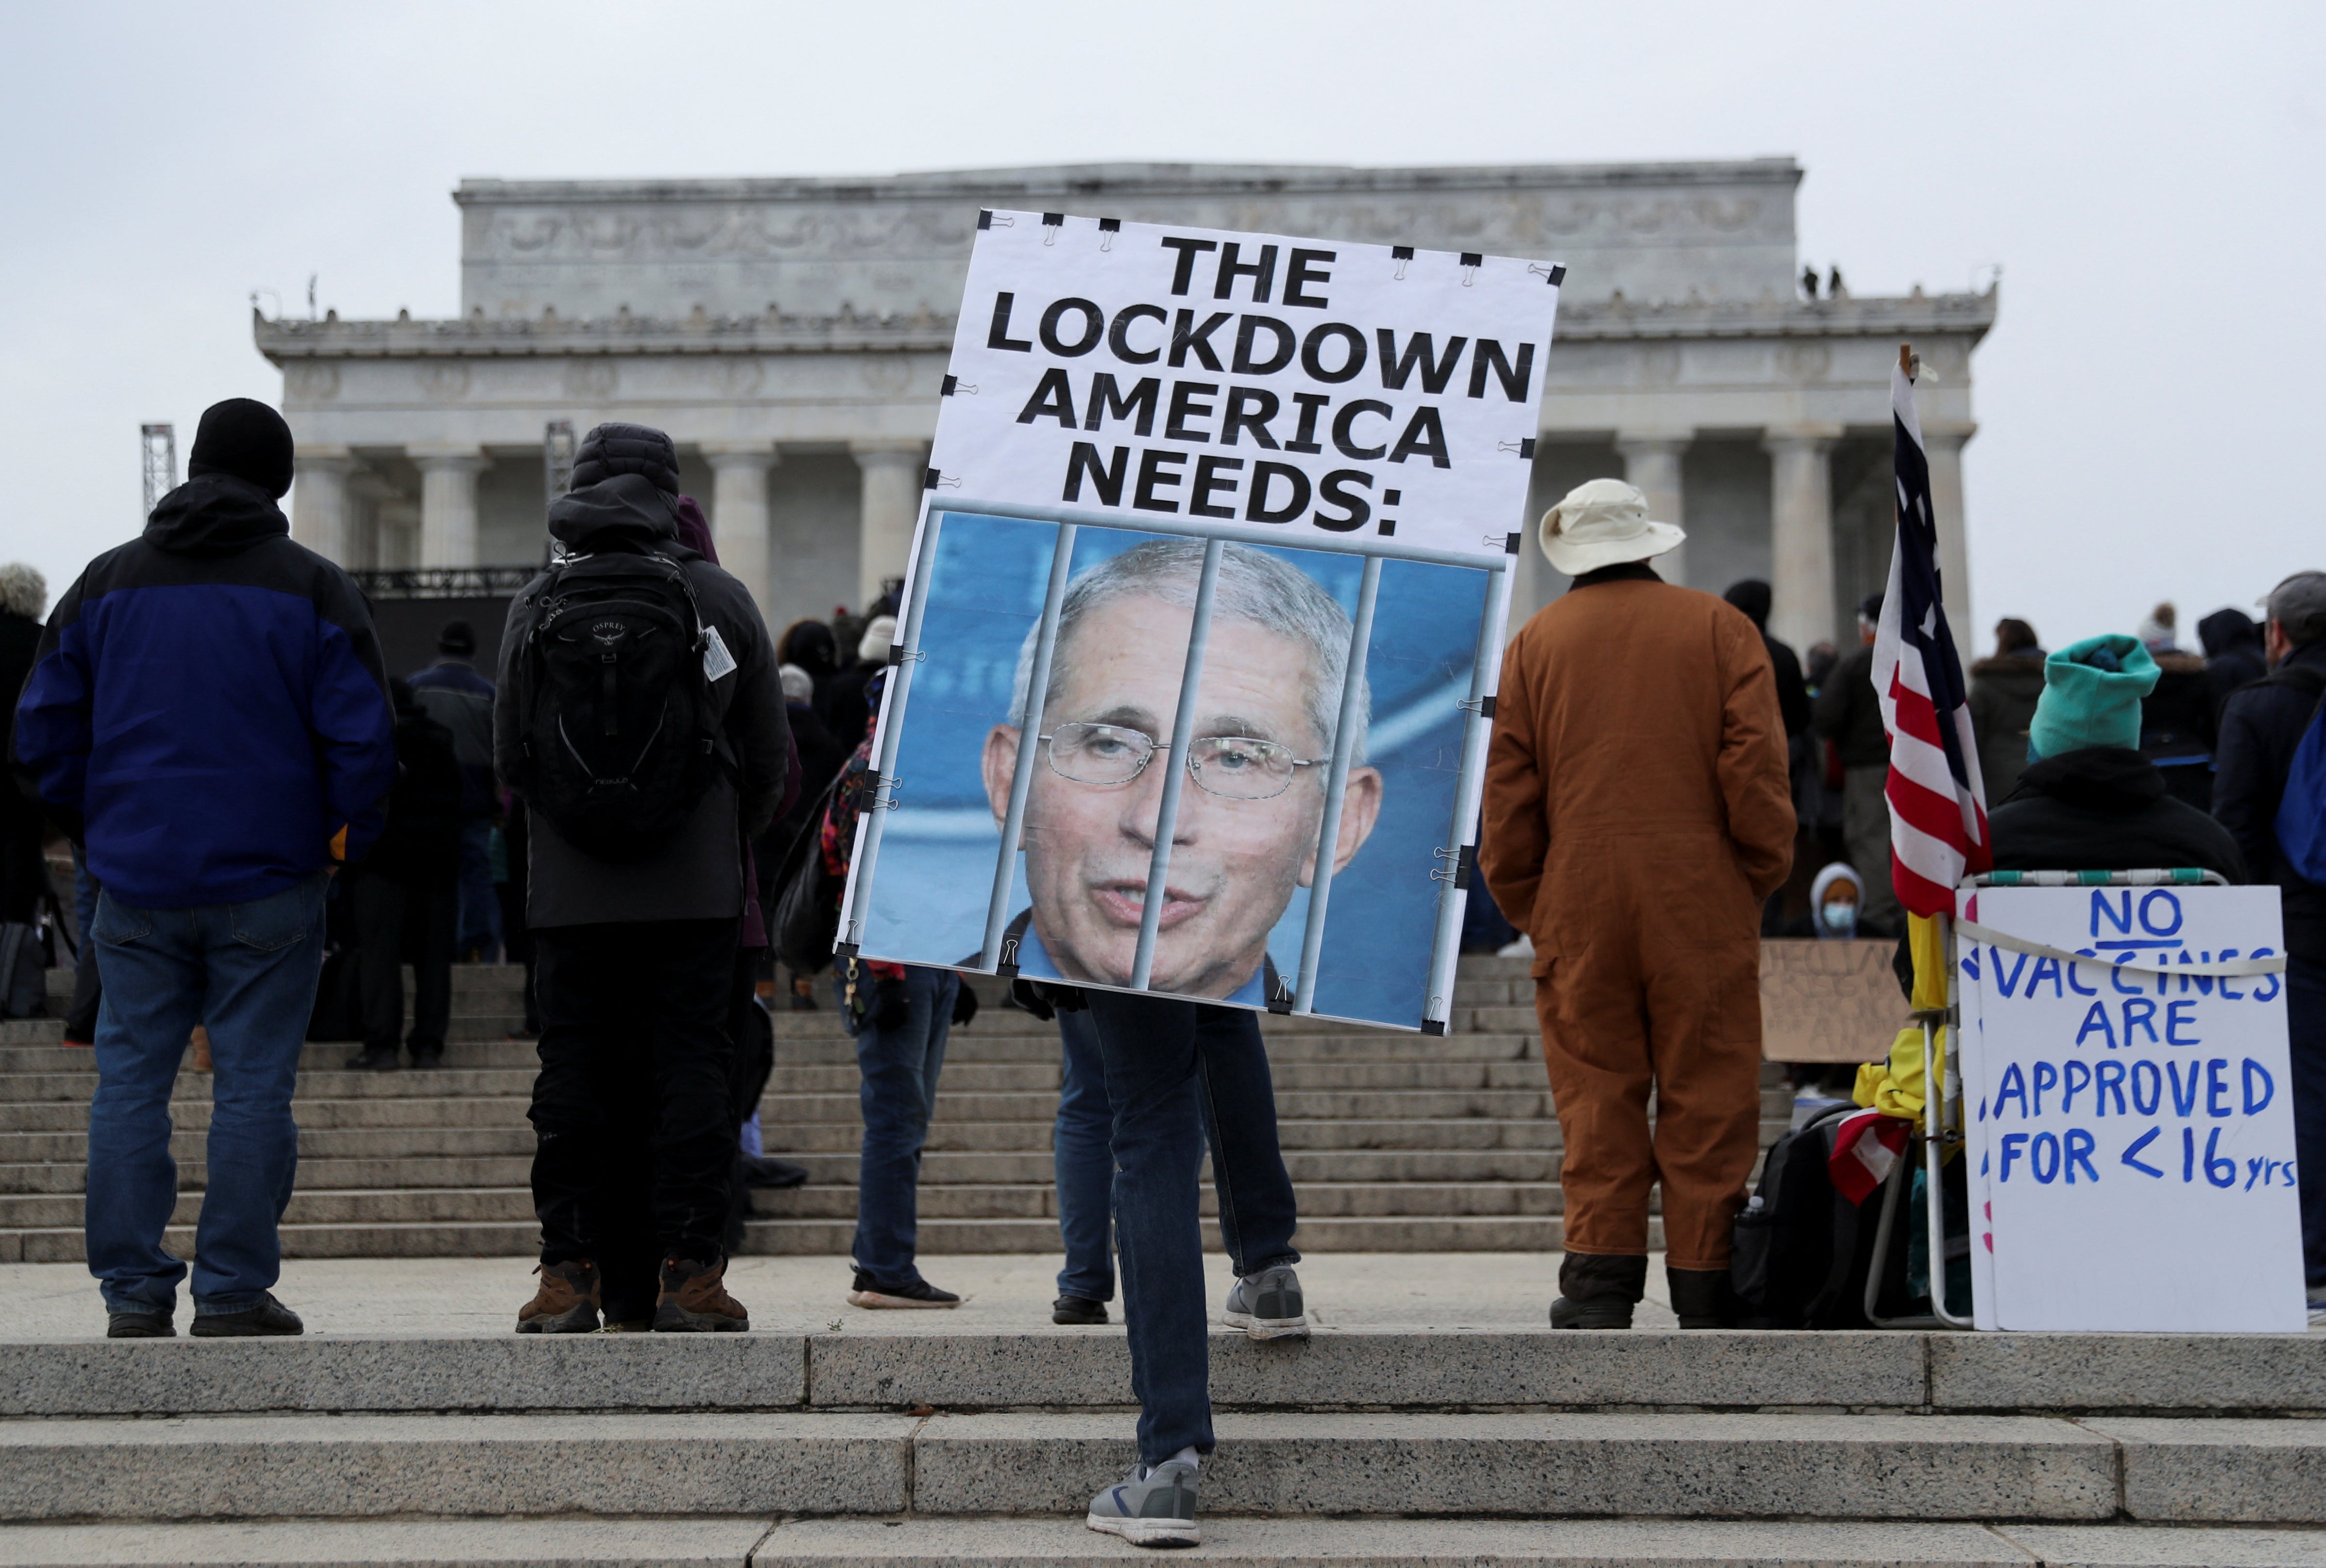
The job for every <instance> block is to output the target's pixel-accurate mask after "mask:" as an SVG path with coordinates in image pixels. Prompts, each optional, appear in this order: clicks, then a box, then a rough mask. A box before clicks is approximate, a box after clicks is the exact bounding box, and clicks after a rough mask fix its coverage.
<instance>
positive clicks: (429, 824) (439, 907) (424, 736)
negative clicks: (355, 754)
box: [340, 681, 465, 1072]
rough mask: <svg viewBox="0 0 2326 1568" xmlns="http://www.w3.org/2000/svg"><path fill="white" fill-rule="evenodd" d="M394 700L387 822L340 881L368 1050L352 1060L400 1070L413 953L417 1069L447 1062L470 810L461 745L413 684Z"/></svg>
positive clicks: (356, 1065)
mask: <svg viewBox="0 0 2326 1568" xmlns="http://www.w3.org/2000/svg"><path fill="white" fill-rule="evenodd" d="M388 690H389V691H390V692H391V693H392V694H393V696H394V699H395V788H394V789H392V790H390V791H389V792H388V795H387V826H386V829H384V830H382V831H381V833H380V835H379V841H378V842H377V843H376V844H374V845H373V846H372V847H371V852H370V853H369V854H368V855H366V856H365V857H364V858H363V859H362V860H360V861H359V862H358V863H357V864H356V866H355V867H354V868H353V869H351V870H350V871H349V873H348V879H347V881H345V882H344V883H342V884H341V885H340V896H341V897H343V898H345V899H347V900H348V902H349V905H350V906H351V911H352V913H353V915H354V918H355V928H356V947H357V950H358V953H359V955H360V956H359V958H358V960H357V982H356V984H357V994H358V998H359V1000H358V1012H359V1013H360V1015H361V1016H362V1019H363V1041H364V1044H363V1049H362V1050H361V1051H359V1052H358V1053H356V1056H355V1059H354V1060H353V1061H351V1062H349V1063H348V1065H349V1067H350V1068H353V1069H355V1070H356V1071H358V1072H395V1068H396V1065H397V1062H398V1056H397V1051H396V1046H397V1043H398V1041H399V1039H400V1038H401V1037H402V1036H403V1034H404V955H405V951H407V950H409V951H411V953H412V1035H411V1038H410V1040H409V1041H408V1042H407V1044H408V1045H409V1047H410V1049H411V1052H412V1065H413V1066H414V1067H418V1068H430V1067H436V1066H439V1065H441V1064H442V1062H443V1060H444V1034H445V1031H446V1029H447V1028H448V1027H449V1026H450V1025H451V1016H452V925H453V920H454V915H455V912H456V911H457V909H458V908H459V905H460V889H459V878H460V868H461V816H462V807H463V804H464V794H465V791H464V789H463V787H462V786H463V783H464V781H463V780H462V777H461V762H460V748H459V745H458V743H457V741H456V740H455V739H454V738H453V734H452V731H451V729H450V728H447V727H446V726H444V725H442V724H440V723H438V722H437V721H436V720H435V719H432V718H430V717H429V714H428V710H427V709H425V708H423V706H422V705H421V703H420V701H419V700H418V698H417V696H416V695H415V694H414V691H413V690H412V687H411V686H410V685H409V684H407V683H406V682H403V681H390V682H388Z"/></svg>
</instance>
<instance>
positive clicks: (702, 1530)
mask: <svg viewBox="0 0 2326 1568" xmlns="http://www.w3.org/2000/svg"><path fill="white" fill-rule="evenodd" d="M772 1527H773V1526H772V1523H771V1521H769V1520H768V1519H765V1518H749V1517H746V1518H702V1519H684V1518H657V1519H481V1518H479V1519H366V1520H364V1521H362V1522H361V1523H354V1522H350V1521H347V1520H331V1519H300V1520H297V1521H296V1522H279V1523H277V1522H262V1523H247V1524H246V1523H235V1524H181V1525H167V1524H163V1525H157V1524H144V1523H139V1524H108V1525H14V1526H8V1527H7V1528H6V1530H5V1534H0V1563H5V1564H7V1565H8V1568H222V1565H225V1564H239V1565H241V1568H258V1565H260V1564H267V1565H273V1564H283V1565H284V1568H293V1565H295V1568H600V1565H602V1568H749V1563H750V1558H751V1552H752V1548H753V1547H755V1546H756V1545H758V1543H759V1542H760V1541H761V1540H762V1539H764V1538H765V1537H766V1536H768V1533H769V1532H770V1530H771V1529H772ZM871 1527H872V1528H873V1529H875V1530H878V1529H879V1527H880V1526H879V1523H878V1522H877V1521H874V1522H872V1524H871ZM1093 1538H1095V1537H1093ZM1937 1568H1955V1564H1954V1563H1953V1562H1951V1561H1949V1562H1948V1563H1944V1564H1940V1565H1937Z"/></svg>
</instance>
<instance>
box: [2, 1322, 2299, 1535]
mask: <svg viewBox="0 0 2326 1568" xmlns="http://www.w3.org/2000/svg"><path fill="white" fill-rule="evenodd" d="M836 1327H837V1328H838V1331H820V1332H805V1333H798V1332H771V1331H759V1332H755V1333H751V1334H746V1335H734V1336H728V1335H720V1336H708V1335H706V1336H701V1337H694V1336H661V1335H594V1336H583V1337H575V1338H572V1339H521V1338H518V1337H516V1336H514V1335H501V1336H497V1337H492V1338H484V1337H476V1338H466V1339H461V1338H421V1337H395V1336H350V1337H344V1338H341V1337H332V1336H317V1337H312V1338H309V1339H305V1340H296V1341H191V1340H175V1341H135V1342H132V1341H74V1342H55V1343H39V1342H33V1343H25V1342H18V1343H0V1416H5V1417H6V1419H0V1520H5V1521H8V1523H6V1524H5V1525H0V1563H8V1564H15V1565H20V1568H21V1565H30V1564H60V1565H61V1564H68V1563H70V1564H88V1563H119V1564H140V1565H144V1564H161V1563H172V1564H175V1563H332V1564H346V1565H349V1568H354V1565H356V1564H370V1563H382V1564H385V1563H405V1564H411V1563H431V1564H437V1565H439V1568H450V1565H452V1564H465V1563H479V1564H481V1563H498V1564H503V1565H504V1568H506V1565H507V1564H512V1563H543V1564H546V1563H637V1564H656V1565H676V1564H681V1563H686V1564H696V1565H702V1564H713V1563H726V1564H743V1563H750V1564H756V1565H758V1568H773V1565H777V1564H797V1565H799V1568H809V1565H815V1568H838V1565H841V1564H851V1565H868V1568H869V1565H872V1564H884V1565H889V1568H920V1565H927V1568H936V1565H938V1564H947V1565H956V1568H957V1565H963V1564H972V1563H975V1564H985V1563H993V1564H1000V1563H1041V1564H1048V1565H1052V1568H1065V1565H1068V1564H1082V1563H1119V1562H1121V1561H1124V1560H1127V1559H1130V1558H1133V1557H1136V1556H1138V1555H1139V1553H1138V1551H1137V1549H1135V1548H1132V1547H1130V1546H1128V1545H1123V1544H1122V1543H1120V1542H1118V1541H1115V1540H1113V1539H1112V1538H1109V1537H1103V1536H1096V1535H1093V1534H1092V1533H1090V1532H1088V1531H1086V1530H1085V1529H1084V1528H1083V1527H1082V1525H1081V1522H1080V1521H1081V1516H1082V1511H1083V1508H1084V1505H1085V1503H1086V1501H1087V1499H1088V1498H1089V1497H1090V1496H1091V1494H1092V1493H1093V1491H1095V1490H1096V1489H1098V1488H1099V1487H1101V1486H1103V1485H1104V1484H1105V1483H1107V1482H1108V1481H1109V1480H1112V1479H1114V1477H1116V1476H1117V1475H1119V1474H1120V1472H1121V1467H1122V1466H1123V1465H1124V1464H1125V1463H1127V1462H1128V1461H1129V1459H1130V1453H1131V1443H1130V1438H1131V1428H1132V1421H1133V1416H1132V1415H1131V1413H1130V1410H1129V1409H1128V1408H1127V1401H1128V1379H1129V1366H1128V1357H1127V1354H1126V1349H1125V1345H1124V1341H1123V1339H1122V1336H1121V1331H1120V1330H1082V1331H1059V1330H1054V1329H1050V1328H1048V1327H1047V1326H1043V1327H1039V1328H1028V1329H1027V1330H1026V1331H1020V1332H1000V1333H997V1332H992V1331H983V1332H974V1333H964V1332H944V1331H920V1329H919V1327H918V1326H917V1325H915V1326H913V1327H912V1328H911V1329H909V1330H908V1331H896V1332H887V1331H859V1330H857V1329H856V1325H855V1324H854V1323H852V1322H851V1323H850V1324H847V1325H839V1326H836ZM1212 1380H1213V1387H1214V1397H1215V1400H1216V1402H1217V1405H1218V1407H1219V1412H1220V1414H1219V1416H1218V1421H1217V1426H1218V1433H1219V1439H1220V1443H1221V1447H1220V1450H1219V1452H1218V1453H1217V1454H1215V1455H1214V1457H1213V1458H1211V1459H1209V1460H1207V1461H1205V1465H1204V1470H1203V1479H1202V1495H1203V1511H1204V1517H1205V1534H1206V1537H1207V1539H1206V1545H1205V1546H1204V1547H1203V1548H1202V1549H1201V1550H1200V1552H1199V1553H1197V1554H1196V1555H1201V1556H1205V1557H1219V1558H1224V1559H1227V1560H1231V1561H1235V1562H1245V1563H1328V1562H1329V1563H1335V1564H1343V1565H1348V1568H1374V1565H1381V1568H1387V1565H1390V1564H1400V1565H1404V1564H1410V1565H1413V1568H1421V1565H1423V1564H1432V1565H1438V1564H1444V1565H1452V1564H1465V1565H1467V1564H1481V1565H1486V1564H1493V1565H1502V1564H1511V1565H1516V1564H1527V1565H1543V1568H1549V1565H1552V1564H1558V1565H1565V1568H1583V1565H1584V1564H1594V1565H1600V1568H1605V1565H1609V1564H1614V1563H1646V1564H1658V1565H1663V1568H1680V1565H1682V1564H1689V1565H1695V1568H1715V1565H1718V1568H1745V1564H1763V1565H1777V1564H1782V1565H1793V1564H1803V1565H1805V1564H1811V1563H1816V1564H1826V1565H1828V1568H1834V1565H1845V1564H1877V1563H1880V1564H1906V1563H1911V1564H1919V1565H1923V1568H1935V1565H1940V1564H1945V1565H1949V1568H1952V1565H1970V1564H2021V1565H2026V1564H2035V1563H2046V1564H2086V1565H2099V1564H2125V1565H2130V1564H2149V1565H2163V1564H2238V1565H2244V1568H2266V1565H2271V1564H2287V1565H2291V1564H2310V1565H2315V1564H2318V1563H2321V1562H2326V1530H2321V1529H2319V1528H2317V1526H2321V1524H2326V1421H2321V1420H2319V1419H2316V1417H2318V1416H2320V1415H2321V1414H2326V1336H2248V1337H2228V1336H2219V1337H2215V1336H2163V1335H2157V1336H2130V1335H2098V1334H2094V1335H1924V1334H1919V1333H1895V1334H1880V1333H1843V1334H1788V1333H1776V1334H1737V1333H1717V1332H1715V1333H1691V1334H1682V1333H1678V1332H1648V1331H1642V1332H1634V1333H1607V1334H1559V1333H1554V1332H1549V1331H1519V1332H1507V1331H1472V1332H1463V1331H1410V1330H1405V1329H1396V1328H1391V1329H1383V1330H1379V1331H1350V1330H1340V1331H1335V1330H1330V1329H1327V1330H1323V1331H1319V1332H1318V1333H1317V1336H1316V1337H1315V1338H1314V1339H1313V1340H1311V1341H1305V1342H1304V1341H1278V1342H1275V1343H1271V1344H1266V1345H1261V1344H1255V1343H1253V1342H1251V1341H1248V1340H1246V1339H1244V1338H1242V1336H1240V1335H1228V1334H1219V1335H1215V1336H1214V1340H1213V1341H1212Z"/></svg>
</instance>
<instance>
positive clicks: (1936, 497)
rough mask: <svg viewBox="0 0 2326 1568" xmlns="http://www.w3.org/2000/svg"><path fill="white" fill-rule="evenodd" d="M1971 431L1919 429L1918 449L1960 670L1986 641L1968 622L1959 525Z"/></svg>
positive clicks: (1965, 557)
mask: <svg viewBox="0 0 2326 1568" xmlns="http://www.w3.org/2000/svg"><path fill="white" fill-rule="evenodd" d="M1977 431H1978V426H1977V425H1975V424H1958V425H1935V424H1926V425H1924V426H1923V427H1922V451H1923V455H1924V456H1925V457H1927V458H1928V459H1930V464H1931V522H1932V523H1933V524H1936V526H1937V528H1938V531H1939V586H1940V590H1941V591H1942V592H1943V594H1944V595H1945V598H1946V606H1947V625H1949V626H1951V627H1953V628H1954V634H1955V651H1956V652H1957V653H1958V654H1960V655H1961V656H1962V662H1963V664H1964V667H1965V668H1968V666H1969V664H1970V661H1971V657H1972V649H1973V648H1974V647H1983V646H1985V645H1986V627H1984V626H1979V625H1978V624H1977V622H1975V621H1973V620H1972V619H1971V603H1970V537H1969V535H1968V533H1967V532H1966V531H1965V525H1964V522H1963V482H1962V450H1963V443H1964V442H1965V441H1968V440H1970V438H1971V437H1972V436H1973V435H1975V434H1976V433H1977Z"/></svg>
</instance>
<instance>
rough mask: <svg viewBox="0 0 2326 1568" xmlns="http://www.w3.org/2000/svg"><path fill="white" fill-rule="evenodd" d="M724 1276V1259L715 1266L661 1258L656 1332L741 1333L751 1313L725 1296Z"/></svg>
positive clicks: (687, 1260)
mask: <svg viewBox="0 0 2326 1568" xmlns="http://www.w3.org/2000/svg"><path fill="white" fill-rule="evenodd" d="M726 1277H727V1263H726V1260H725V1259H724V1258H721V1259H720V1260H719V1261H718V1262H716V1263H695V1262H693V1261H692V1260H690V1259H688V1258H684V1257H666V1258H665V1259H663V1265H662V1294H661V1295H659V1296H657V1297H656V1299H655V1315H654V1326H655V1332H656V1333H658V1334H684V1333H711V1332H717V1333H740V1332H741V1331H743V1330H745V1329H748V1328H749V1327H750V1326H751V1314H750V1313H748V1312H746V1311H745V1310H744V1309H743V1304H742V1303H741V1302H740V1301H737V1300H736V1299H735V1298H734V1297H733V1296H731V1295H729V1294H727V1286H726V1284H725V1280H726Z"/></svg>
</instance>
